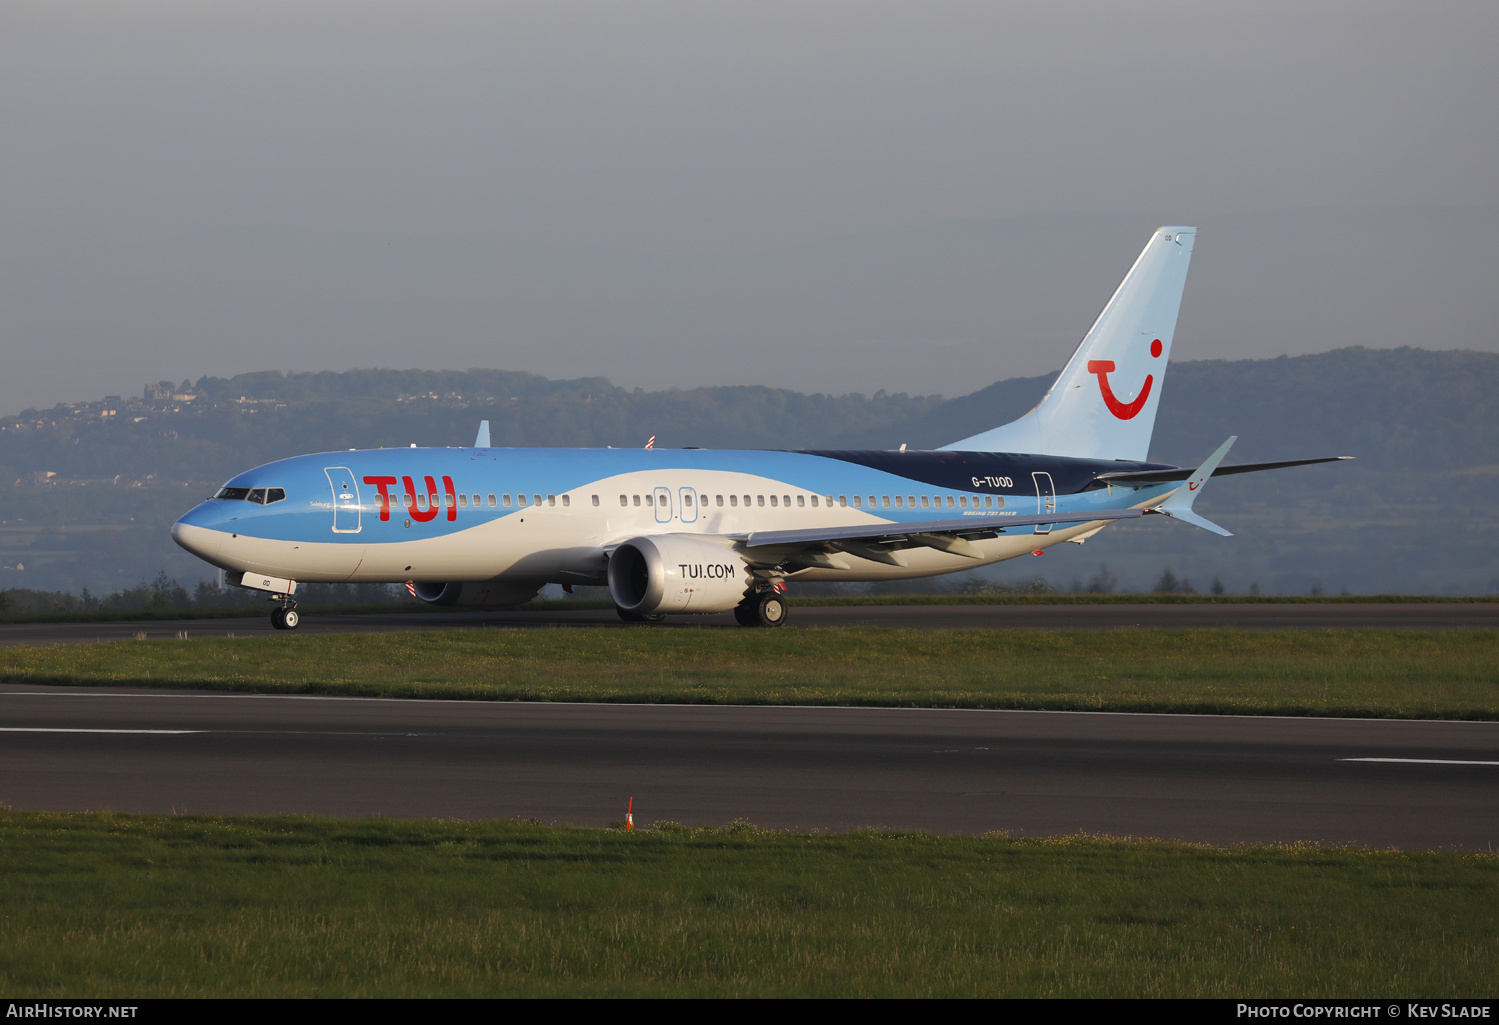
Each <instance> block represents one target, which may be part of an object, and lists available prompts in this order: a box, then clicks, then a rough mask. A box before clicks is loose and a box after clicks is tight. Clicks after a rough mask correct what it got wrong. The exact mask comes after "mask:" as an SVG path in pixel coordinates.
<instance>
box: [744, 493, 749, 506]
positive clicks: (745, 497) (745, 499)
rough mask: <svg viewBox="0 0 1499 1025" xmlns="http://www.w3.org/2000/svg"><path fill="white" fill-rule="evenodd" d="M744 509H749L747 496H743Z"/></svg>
mask: <svg viewBox="0 0 1499 1025" xmlns="http://www.w3.org/2000/svg"><path fill="white" fill-rule="evenodd" d="M744 507H745V508H746V509H748V508H749V507H750V496H749V495H745V496H744Z"/></svg>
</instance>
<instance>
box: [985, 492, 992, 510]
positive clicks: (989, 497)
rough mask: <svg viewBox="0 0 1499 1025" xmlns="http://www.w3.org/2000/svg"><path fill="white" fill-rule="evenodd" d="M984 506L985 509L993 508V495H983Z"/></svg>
mask: <svg viewBox="0 0 1499 1025" xmlns="http://www.w3.org/2000/svg"><path fill="white" fill-rule="evenodd" d="M984 508H985V509H993V508H994V496H993V495H985V496H984Z"/></svg>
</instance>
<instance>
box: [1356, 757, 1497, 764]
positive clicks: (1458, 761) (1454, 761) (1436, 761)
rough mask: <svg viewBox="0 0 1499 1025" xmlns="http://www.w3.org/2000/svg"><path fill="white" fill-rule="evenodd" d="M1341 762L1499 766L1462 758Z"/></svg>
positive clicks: (1370, 759) (1373, 759) (1376, 759)
mask: <svg viewBox="0 0 1499 1025" xmlns="http://www.w3.org/2000/svg"><path fill="white" fill-rule="evenodd" d="M1338 761H1340V762H1394V763H1396V764H1398V765H1499V762H1476V761H1465V760H1463V759H1461V758H1339V759H1338Z"/></svg>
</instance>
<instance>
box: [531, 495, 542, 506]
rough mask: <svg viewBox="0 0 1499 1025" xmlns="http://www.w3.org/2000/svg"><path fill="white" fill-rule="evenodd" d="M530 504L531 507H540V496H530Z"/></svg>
mask: <svg viewBox="0 0 1499 1025" xmlns="http://www.w3.org/2000/svg"><path fill="white" fill-rule="evenodd" d="M531 504H532V505H540V504H541V496H540V495H532V496H531Z"/></svg>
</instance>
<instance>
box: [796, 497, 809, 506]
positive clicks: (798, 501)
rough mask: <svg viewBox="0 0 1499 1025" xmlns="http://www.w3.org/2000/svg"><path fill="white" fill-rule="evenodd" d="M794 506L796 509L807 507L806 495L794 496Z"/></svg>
mask: <svg viewBox="0 0 1499 1025" xmlns="http://www.w3.org/2000/svg"><path fill="white" fill-rule="evenodd" d="M796 507H797V508H798V509H805V508H806V507H807V496H806V495H797V496H796Z"/></svg>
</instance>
